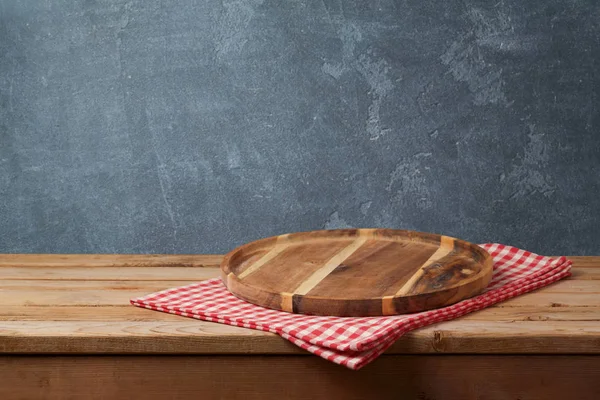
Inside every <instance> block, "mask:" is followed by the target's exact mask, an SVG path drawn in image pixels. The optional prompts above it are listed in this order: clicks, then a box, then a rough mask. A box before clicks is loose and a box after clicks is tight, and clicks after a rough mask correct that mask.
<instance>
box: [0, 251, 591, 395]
mask: <svg viewBox="0 0 600 400" xmlns="http://www.w3.org/2000/svg"><path fill="white" fill-rule="evenodd" d="M570 258H571V259H572V260H573V261H574V266H573V276H572V277H571V278H569V279H567V280H563V281H561V282H558V283H555V284H553V285H551V286H549V287H546V288H542V289H540V290H537V291H535V292H532V293H529V294H525V295H522V296H520V297H517V298H515V299H512V300H509V301H506V302H503V303H500V304H498V305H496V306H493V307H490V308H488V309H485V310H482V311H478V312H474V313H471V314H469V315H467V316H464V317H462V318H459V319H457V320H454V321H449V322H444V323H439V324H436V325H432V326H429V327H426V328H422V329H419V330H416V331H413V332H410V333H408V334H406V335H405V336H404V337H402V338H400V339H399V340H398V341H397V342H396V343H395V344H394V345H393V346H392V347H391V348H390V349H389V350H388V351H387V352H386V353H385V354H384V355H382V356H381V357H380V358H379V359H377V360H376V361H375V362H373V363H372V364H369V365H367V366H366V367H364V368H363V369H361V370H360V371H350V370H348V369H345V368H343V367H340V366H338V365H335V364H333V363H330V362H328V361H325V360H323V359H321V358H319V357H317V356H313V355H311V354H309V353H308V352H305V351H303V350H301V349H299V348H297V347H296V346H294V345H293V344H291V343H289V342H288V341H286V340H284V339H282V338H280V337H278V336H276V335H274V334H270V333H265V332H261V331H255V330H251V329H244V328H238V327H231V326H227V325H221V324H216V323H209V322H203V321H199V320H193V319H188V318H184V317H179V316H175V315H170V314H165V313H161V312H156V311H150V310H145V309H141V308H137V307H134V306H132V305H130V304H129V299H130V298H131V297H135V296H141V295H145V294H148V293H151V292H154V291H156V290H162V289H167V288H171V287H174V286H178V285H185V284H188V283H191V282H197V281H199V280H203V279H209V278H215V277H218V276H219V264H220V262H221V260H222V257H221V256H219V255H186V256H160V255H158V256H138V255H131V256H129V255H0V304H1V305H2V307H0V398H1V399H3V400H4V399H7V400H11V399H32V398H36V399H38V398H39V399H49V400H54V399H56V400H63V399H68V398H74V399H76V398H86V399H96V398H97V399H106V398H110V399H133V398H144V399H161V400H163V399H165V398H169V399H192V398H193V399H196V398H199V397H201V398H203V399H213V398H214V399H235V398H241V399H245V400H252V399H265V398H286V399H310V400H315V399H331V398H343V399H367V398H377V399H397V398H407V399H421V400H422V399H428V400H442V399H443V400H454V399H456V400H458V399H461V400H462V399H481V398H490V399H496V398H497V399H500V398H502V399H504V398H510V399H517V398H521V399H528V400H545V399H549V398H557V399H565V398H577V399H590V400H593V399H596V398H597V394H598V393H600V381H599V380H598V379H595V377H596V376H597V375H598V373H600V355H599V354H600V345H599V344H600V323H599V322H600V296H599V294H600V257H570ZM274 366H276V368H274ZM7 383H9V384H7ZM399 394H400V395H401V396H399Z"/></svg>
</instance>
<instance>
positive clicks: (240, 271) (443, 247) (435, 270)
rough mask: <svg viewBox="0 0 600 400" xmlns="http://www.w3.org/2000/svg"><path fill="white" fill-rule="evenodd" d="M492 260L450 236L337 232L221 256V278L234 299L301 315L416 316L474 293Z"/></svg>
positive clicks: (271, 241)
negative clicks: (238, 298) (414, 314)
mask: <svg viewBox="0 0 600 400" xmlns="http://www.w3.org/2000/svg"><path fill="white" fill-rule="evenodd" d="M492 267H493V261H492V258H491V256H490V255H489V254H488V253H487V252H486V251H485V250H483V249H482V248H481V247H479V246H477V245H475V244H472V243H468V242H465V241H463V240H459V239H455V238H451V237H448V236H441V235H435V234H431V233H422V232H414V231H406V230H394V229H337V230H321V231H312V232H299V233H292V234H286V235H280V236H274V237H269V238H265V239H261V240H257V241H255V242H251V243H248V244H245V245H243V246H240V247H238V248H236V249H234V250H232V251H231V252H230V253H228V254H227V255H225V259H224V260H223V263H222V265H221V268H222V272H223V273H222V277H223V282H225V284H226V285H227V288H228V289H229V290H230V291H231V292H232V293H233V294H234V295H236V296H237V297H240V298H241V299H243V300H246V301H249V302H251V303H254V304H258V305H260V306H263V307H268V308H273V309H276V310H284V311H288V312H294V313H299V314H314V315H335V316H343V317H362V316H381V315H395V314H406V313H414V312H419V311H425V310H429V309H433V308H439V307H444V306H448V305H451V304H454V303H456V302H458V301H461V300H464V299H466V298H469V297H472V296H474V295H476V294H479V293H480V292H481V291H482V290H483V289H484V288H485V287H486V286H487V285H488V283H489V281H490V279H491V277H492Z"/></svg>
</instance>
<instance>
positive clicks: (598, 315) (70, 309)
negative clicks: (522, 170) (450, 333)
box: [0, 304, 600, 322]
mask: <svg viewBox="0 0 600 400" xmlns="http://www.w3.org/2000/svg"><path fill="white" fill-rule="evenodd" d="M182 318H183V317H181V316H178V315H173V314H168V313H163V312H152V311H150V310H146V309H143V308H139V307H133V306H131V305H128V304H127V305H110V306H65V305H59V306H48V305H42V306H34V305H3V306H2V307H1V308H0V321H121V322H123V321H147V322H152V321H157V322H160V321H181V319H182ZM461 320H467V321H470V320H473V321H496V322H514V321H600V307H576V308H575V307H551V306H547V307H544V306H536V307H527V306H524V307H489V308H486V309H483V310H480V311H477V312H474V313H470V314H468V315H465V316H463V317H461Z"/></svg>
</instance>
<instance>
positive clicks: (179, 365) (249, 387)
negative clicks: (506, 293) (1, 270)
mask: <svg viewBox="0 0 600 400" xmlns="http://www.w3.org/2000/svg"><path fill="white" fill-rule="evenodd" d="M274 366H276V367H274ZM598 374H600V363H599V362H598V358H597V357H594V356H582V355H577V356H544V355H539V356H537V355H536V356H494V355H488V356H483V355H477V356H469V355H454V356H444V357H440V356H435V355H431V356H427V355H420V356H406V355H404V356H403V355H388V356H382V357H381V358H380V359H378V360H377V362H375V363H373V364H371V365H368V366H366V367H365V368H363V369H362V370H360V371H350V370H347V369H345V368H341V367H339V366H337V365H334V364H332V363H329V362H326V361H324V360H321V359H319V358H318V357H295V356H251V357H248V356H227V357H223V356H204V357H193V356H162V357H144V356H105V357H85V356H83V357H82V356H79V357H72V356H71V357H69V356H54V357H40V356H30V357H15V356H3V357H0V376H2V377H3V379H4V381H5V382H10V384H7V385H0V398H2V399H40V398H43V399H47V400H62V399H160V400H163V399H170V400H179V399H197V398H201V399H237V398H239V399H244V400H262V399H278V398H283V399H289V400H297V399H302V400H308V399H310V400H318V399H348V400H359V399H360V400H362V399H378V400H379V399H381V400H385V399H422V400H428V399H430V400H433V399H443V400H477V399H527V400H546V399H571V398H575V399H577V400H595V399H597V396H598V393H600V380H598V379H597V376H598Z"/></svg>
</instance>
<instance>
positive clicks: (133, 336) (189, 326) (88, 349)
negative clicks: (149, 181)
mask: <svg viewBox="0 0 600 400" xmlns="http://www.w3.org/2000/svg"><path fill="white" fill-rule="evenodd" d="M259 338H260V339H262V340H261V341H257V340H256V339H259ZM282 341H284V339H281V338H279V337H278V336H275V335H272V334H268V333H265V332H259V331H256V330H246V329H243V328H237V327H232V326H228V325H222V324H215V323H210V322H204V321H196V320H193V319H182V320H180V321H161V322H156V321H150V322H149V321H125V322H121V321H2V322H0V353H75V354H91V353H111V354H128V353H142V354H163V353H164V354H230V353H233V354H238V353H240V352H242V353H248V352H256V353H261V354H272V353H276V354H280V353H281V352H282V351H284V352H285V353H289V350H290V348H289V347H282V346H281V343H280V342H282ZM283 349H285V350H283ZM293 350H294V351H293V352H294V353H296V349H293ZM388 353H390V354H404V353H450V354H456V353H486V354H512V353H546V354H570V353H579V354H600V324H599V323H598V321H550V322H549V321H543V322H542V323H540V321H515V322H492V321H473V320H471V321H469V320H455V321H448V322H444V323H440V324H436V325H432V326H429V327H425V328H421V329H418V330H415V331H413V332H410V333H408V334H406V335H405V336H404V337H402V338H400V339H399V340H398V341H397V342H396V344H395V345H394V346H393V347H392V348H390V350H389V351H388Z"/></svg>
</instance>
